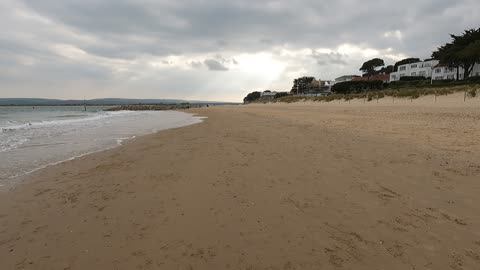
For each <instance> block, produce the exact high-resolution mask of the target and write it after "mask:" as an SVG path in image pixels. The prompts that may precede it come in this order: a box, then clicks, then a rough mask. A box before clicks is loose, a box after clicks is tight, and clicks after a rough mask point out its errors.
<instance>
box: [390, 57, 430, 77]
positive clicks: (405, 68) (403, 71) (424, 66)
mask: <svg viewBox="0 0 480 270" xmlns="http://www.w3.org/2000/svg"><path fill="white" fill-rule="evenodd" d="M438 63H439V61H438V60H427V61H422V62H417V63H411V64H405V65H401V66H398V69H397V71H395V72H392V73H390V81H391V82H395V81H399V80H400V78H401V77H405V76H423V77H425V78H430V77H431V76H432V71H433V69H434V67H435V66H436V65H438Z"/></svg>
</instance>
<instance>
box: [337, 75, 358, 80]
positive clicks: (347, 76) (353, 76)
mask: <svg viewBox="0 0 480 270" xmlns="http://www.w3.org/2000/svg"><path fill="white" fill-rule="evenodd" d="M357 77H360V76H358V75H343V76H340V77H338V78H336V79H335V80H338V79H343V78H357Z"/></svg>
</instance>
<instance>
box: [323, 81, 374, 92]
mask: <svg viewBox="0 0 480 270" xmlns="http://www.w3.org/2000/svg"><path fill="white" fill-rule="evenodd" d="M382 88H383V81H349V82H341V83H337V84H335V85H333V86H332V92H333V93H336V94H354V93H362V92H365V91H367V90H380V89H382Z"/></svg>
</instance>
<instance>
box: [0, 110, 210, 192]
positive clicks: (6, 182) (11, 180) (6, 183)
mask: <svg viewBox="0 0 480 270" xmlns="http://www.w3.org/2000/svg"><path fill="white" fill-rule="evenodd" d="M171 111H175V112H182V113H187V114H190V115H191V116H192V117H194V119H198V120H199V122H196V123H189V124H185V125H183V126H180V127H171V128H165V129H160V130H154V131H151V132H149V133H146V134H140V135H133V136H131V137H130V138H120V139H116V140H115V141H116V144H114V145H112V146H110V147H107V148H101V149H97V150H94V151H91V152H86V153H83V154H79V155H75V156H73V157H69V158H66V159H63V160H60V161H55V162H52V163H48V164H45V165H42V166H40V167H37V168H35V169H32V170H30V171H27V172H22V173H19V174H17V175H13V176H10V177H8V178H5V179H1V182H0V192H2V189H7V190H3V191H6V192H8V189H11V188H12V187H15V185H17V184H24V183H25V182H28V180H29V178H32V177H33V176H32V177H30V175H31V174H33V173H35V172H37V171H41V170H44V169H47V168H50V167H55V166H57V165H59V164H62V163H65V162H70V161H73V160H76V159H79V158H82V157H85V156H89V155H94V154H97V153H101V152H105V151H109V150H112V149H115V148H118V147H122V146H123V145H125V144H126V143H128V142H130V141H133V140H136V139H141V138H143V137H146V136H149V135H152V134H155V133H158V132H162V131H164V130H168V129H176V128H182V127H187V126H191V125H196V124H201V123H202V122H203V121H204V119H206V117H203V116H200V115H198V114H195V113H188V112H185V111H181V110H171ZM17 181H18V183H17Z"/></svg>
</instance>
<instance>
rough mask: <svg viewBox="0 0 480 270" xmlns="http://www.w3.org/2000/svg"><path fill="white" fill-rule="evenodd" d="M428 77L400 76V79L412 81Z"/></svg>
mask: <svg viewBox="0 0 480 270" xmlns="http://www.w3.org/2000/svg"><path fill="white" fill-rule="evenodd" d="M426 79H427V78H425V77H424V76H403V77H401V78H400V81H402V82H410V81H424V80H426Z"/></svg>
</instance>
